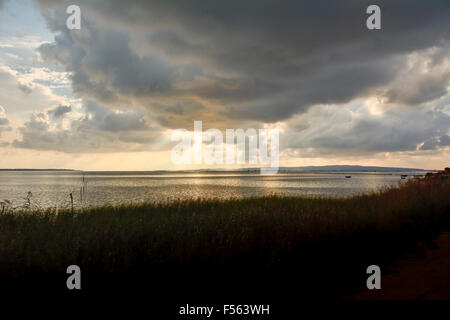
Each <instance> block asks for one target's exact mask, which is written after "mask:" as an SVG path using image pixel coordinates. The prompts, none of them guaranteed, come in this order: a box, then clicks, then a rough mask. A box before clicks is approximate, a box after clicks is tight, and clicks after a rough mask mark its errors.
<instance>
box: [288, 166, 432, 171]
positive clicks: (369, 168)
mask: <svg viewBox="0 0 450 320" xmlns="http://www.w3.org/2000/svg"><path fill="white" fill-rule="evenodd" d="M279 170H283V171H371V172H374V171H377V172H386V171H389V172H391V171H425V170H424V169H417V168H397V167H376V166H355V165H335V166H307V167H280V169H279Z"/></svg>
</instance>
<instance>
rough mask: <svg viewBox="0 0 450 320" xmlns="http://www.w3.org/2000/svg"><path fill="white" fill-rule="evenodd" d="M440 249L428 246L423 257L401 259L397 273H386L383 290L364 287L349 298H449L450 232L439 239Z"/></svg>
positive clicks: (383, 277) (382, 278)
mask: <svg viewBox="0 0 450 320" xmlns="http://www.w3.org/2000/svg"><path fill="white" fill-rule="evenodd" d="M436 244H437V248H435V249H430V248H425V249H424V254H423V255H421V256H420V257H418V256H417V255H416V256H411V257H408V258H406V259H403V260H399V261H398V262H397V263H396V264H395V267H394V268H393V269H394V271H395V272H394V273H390V274H386V275H384V276H383V270H381V273H382V274H381V290H368V289H365V290H364V291H362V292H359V293H357V294H355V295H353V296H350V297H346V298H345V299H350V300H450V232H445V233H442V234H441V235H440V236H439V237H438V238H437V239H436Z"/></svg>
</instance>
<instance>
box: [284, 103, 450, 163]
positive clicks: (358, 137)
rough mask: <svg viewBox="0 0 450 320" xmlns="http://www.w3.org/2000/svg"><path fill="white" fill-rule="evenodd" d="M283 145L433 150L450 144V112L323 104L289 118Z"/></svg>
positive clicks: (338, 150)
mask: <svg viewBox="0 0 450 320" xmlns="http://www.w3.org/2000/svg"><path fill="white" fill-rule="evenodd" d="M287 124H288V128H287V130H286V131H285V133H284V134H283V136H282V137H281V138H280V140H281V143H282V147H283V149H303V150H306V149H307V148H311V147H312V148H313V149H314V150H309V151H308V152H309V155H310V156H311V155H313V154H315V155H322V156H323V155H325V154H334V155H336V154H355V155H356V154H370V153H378V152H395V151H416V150H432V149H436V148H438V147H445V146H447V145H448V135H447V133H448V131H449V128H450V116H449V115H448V114H447V113H445V112H443V111H442V110H439V109H432V110H429V109H428V108H419V109H415V110H406V111H405V110H403V111H402V110H388V111H386V112H384V113H383V114H381V115H380V114H371V113H370V112H369V111H368V110H367V108H365V107H362V106H359V105H356V106H353V107H352V106H350V107H349V108H346V109H345V110H340V109H339V107H338V106H335V107H327V106H321V107H319V108H318V110H315V111H311V112H310V113H309V114H307V115H303V116H301V117H297V118H294V119H292V120H290V121H288V122H287Z"/></svg>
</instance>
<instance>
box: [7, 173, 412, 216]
mask: <svg viewBox="0 0 450 320" xmlns="http://www.w3.org/2000/svg"><path fill="white" fill-rule="evenodd" d="M400 174H401V173H399V172H393V173H375V172H374V173H355V172H353V173H341V172H340V173H330V172H313V173H287V174H278V175H274V176H263V175H259V174H249V173H220V174H219V173H202V174H194V173H172V174H155V173H144V172H131V173H130V172H126V173H123V172H88V173H86V172H85V173H81V172H50V171H47V172H0V201H4V200H5V199H6V200H9V201H11V203H12V205H13V206H14V207H21V206H24V205H26V204H27V203H28V200H27V195H28V192H31V196H30V197H29V199H30V200H29V203H30V204H31V207H33V208H47V207H56V206H58V207H59V208H62V207H69V206H70V203H71V202H70V196H69V194H70V193H72V195H73V198H74V204H75V206H76V207H81V206H83V207H89V206H99V205H104V204H113V205H117V204H122V203H129V202H133V203H138V202H143V201H158V202H159V201H173V200H176V199H192V198H221V199H223V198H241V197H250V196H261V195H270V194H279V195H289V196H299V195H308V196H332V197H348V196H351V195H355V194H360V193H365V192H370V191H373V190H377V189H380V188H383V187H386V186H396V185H398V184H399V183H402V181H405V180H401V179H400ZM346 175H351V178H350V179H347V178H345V176H346ZM83 179H84V183H83ZM82 186H84V189H85V191H84V192H81V191H82V190H81V188H82Z"/></svg>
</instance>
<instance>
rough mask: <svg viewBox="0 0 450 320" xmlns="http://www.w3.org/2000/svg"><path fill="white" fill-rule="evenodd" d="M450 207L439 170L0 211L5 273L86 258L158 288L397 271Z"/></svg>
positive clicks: (334, 285)
mask: <svg viewBox="0 0 450 320" xmlns="http://www.w3.org/2000/svg"><path fill="white" fill-rule="evenodd" d="M449 209H450V182H449V180H448V179H439V180H438V179H435V180H429V181H425V180H417V181H408V182H407V183H405V184H403V185H402V186H401V187H399V188H388V189H384V190H379V191H377V192H374V193H371V194H367V195H359V196H355V197H352V198H348V199H327V198H305V197H279V196H270V197H262V198H248V199H232V200H192V201H176V202H168V203H159V204H158V203H145V204H128V205H122V206H115V207H113V206H104V207H98V208H90V209H79V210H77V209H76V210H73V211H72V210H68V209H62V210H59V212H55V210H54V209H53V210H50V209H49V210H37V211H35V212H33V214H30V213H29V212H28V211H16V212H7V213H5V214H3V215H2V216H0V276H2V277H3V278H5V279H9V280H11V279H20V278H21V277H27V276H29V275H35V274H38V275H40V276H42V275H52V274H63V273H64V272H65V270H66V268H67V266H68V265H71V264H77V265H79V266H80V267H81V268H82V270H83V272H84V273H87V274H95V275H101V274H103V275H105V274H116V275H118V274H120V275H133V276H134V275H139V277H141V279H142V275H147V276H150V277H151V278H152V285H154V286H158V288H159V287H163V286H167V285H169V283H172V284H173V283H174V282H177V283H180V282H179V281H184V280H183V279H184V277H185V276H186V275H189V277H197V278H198V279H199V278H201V279H203V280H204V281H203V280H202V281H200V282H198V283H196V284H197V285H199V286H201V285H202V283H203V284H204V285H205V286H208V282H209V281H210V280H206V279H207V278H208V279H209V278H211V277H212V278H214V279H215V280H217V281H220V280H219V279H223V283H222V285H226V284H227V283H229V282H230V280H232V279H240V280H239V281H241V280H242V279H246V280H248V281H252V280H251V279H253V280H254V281H255V283H256V282H257V281H258V280H257V279H261V277H265V279H266V280H267V281H265V282H264V283H265V285H267V286H269V287H270V288H278V287H280V288H281V286H282V284H283V283H289V284H290V285H292V286H300V287H302V288H306V289H308V290H309V291H308V292H310V293H311V294H314V292H315V290H316V291H317V294H319V292H320V293H323V291H324V289H323V287H324V286H326V287H327V289H326V292H327V293H328V294H330V295H333V294H338V295H342V294H345V293H349V292H351V291H352V290H355V289H356V288H357V287H359V286H361V285H362V284H363V283H365V279H366V277H367V276H366V275H365V270H366V267H367V266H368V265H370V264H378V265H380V266H381V267H382V268H384V269H383V270H384V271H386V270H389V267H390V266H391V263H392V260H393V259H394V258H399V257H401V255H402V254H404V253H406V252H409V251H412V250H415V249H416V248H417V244H418V243H427V242H430V241H432V239H433V235H435V234H436V233H438V232H439V231H440V230H443V229H446V228H448V227H449V212H450V210H449ZM155 274H156V275H157V276H156V278H157V279H155ZM11 281H12V280H11ZM236 281H238V280H236ZM189 283H190V282H189ZM191 284H192V283H191ZM265 285H264V286H265ZM254 288H255V290H257V289H256V287H254Z"/></svg>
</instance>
